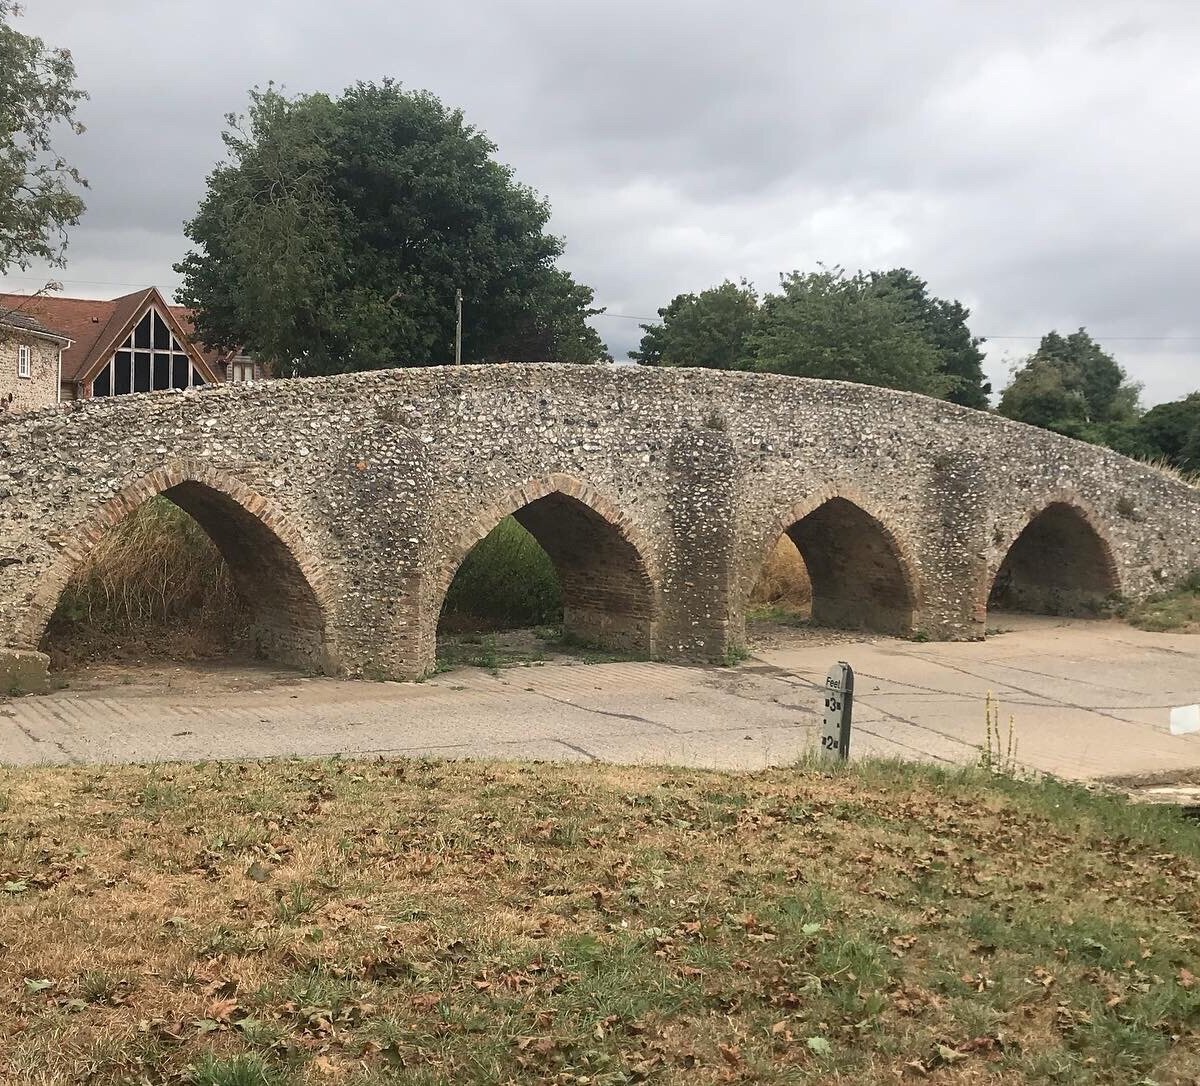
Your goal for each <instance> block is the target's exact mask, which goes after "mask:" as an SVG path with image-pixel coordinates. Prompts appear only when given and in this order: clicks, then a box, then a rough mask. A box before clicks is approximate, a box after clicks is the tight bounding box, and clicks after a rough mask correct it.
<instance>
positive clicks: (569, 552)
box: [430, 473, 661, 656]
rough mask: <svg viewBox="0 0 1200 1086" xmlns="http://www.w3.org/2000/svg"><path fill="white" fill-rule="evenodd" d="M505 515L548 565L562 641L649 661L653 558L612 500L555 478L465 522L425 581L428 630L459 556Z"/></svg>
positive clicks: (654, 606)
mask: <svg viewBox="0 0 1200 1086" xmlns="http://www.w3.org/2000/svg"><path fill="white" fill-rule="evenodd" d="M508 516H512V517H514V518H515V519H516V520H517V522H518V523H519V524H520V525H521V526H522V527H523V528H525V529H526V531H528V532H529V533H530V535H532V536H533V538H534V539H535V540H537V542H538V544H539V545H540V546H541V548H542V549H543V550H544V551H545V552H546V554H547V555H548V556H549V557H550V561H551V562H552V563H553V564H554V568H555V571H556V572H557V574H558V578H559V582H560V584H561V586H562V593H563V631H564V633H565V634H566V635H567V636H568V637H572V638H575V639H578V640H580V641H581V642H585V643H591V644H595V645H599V646H602V647H605V648H610V649H615V650H618V651H628V652H634V653H637V654H639V655H647V656H649V655H653V653H654V651H655V647H656V644H655V642H656V636H657V627H658V619H659V611H660V605H659V598H658V596H659V585H660V584H661V581H660V578H659V576H658V571H657V568H656V563H655V561H654V558H653V551H652V550H651V549H650V547H649V545H648V543H647V541H646V540H645V539H644V538H643V537H642V535H641V533H640V531H639V530H638V528H637V526H636V525H635V524H634V523H633V522H632V521H631V520H630V519H629V518H628V517H627V516H626V515H625V514H624V513H623V512H622V511H621V509H620V507H619V506H618V504H617V503H616V501H615V500H613V499H612V498H610V497H608V496H607V495H605V494H603V493H601V492H600V491H599V490H597V489H596V488H595V487H593V486H590V485H589V484H587V483H584V482H582V481H581V480H579V479H576V478H574V477H573V476H570V475H564V474H560V473H552V474H548V475H546V476H542V477H540V478H537V479H533V480H530V481H529V482H527V483H525V484H524V485H523V486H521V487H519V488H517V489H516V490H513V491H509V492H508V493H506V494H505V495H503V496H502V497H501V498H499V499H497V500H495V501H493V502H490V503H489V504H488V505H486V506H485V507H484V508H483V509H482V510H481V511H480V512H479V513H477V514H476V515H475V516H474V517H473V518H472V519H471V522H470V524H469V525H468V527H467V528H466V529H465V530H464V531H463V532H462V533H461V534H460V535H459V537H458V538H457V540H456V541H455V543H454V544H453V546H452V547H451V548H450V552H449V554H448V555H447V557H446V559H445V561H444V562H442V564H441V565H440V567H439V569H438V572H437V573H436V575H435V576H434V577H433V578H432V593H431V600H430V612H431V621H432V623H434V624H436V622H437V617H438V615H439V614H440V612H441V609H442V605H443V603H444V601H445V598H446V593H447V592H448V591H449V589H450V584H451V582H452V581H453V580H454V576H455V574H456V573H457V572H458V569H459V567H460V566H461V565H462V563H463V562H464V561H465V559H466V557H467V555H468V554H470V552H471V551H472V550H473V549H474V547H475V546H476V545H477V544H478V543H479V542H480V541H482V540H483V539H484V538H485V537H486V536H487V535H488V534H489V533H490V532H491V531H492V530H493V529H494V528H495V527H496V526H497V525H498V524H499V523H500V522H501V521H502V520H503V519H504V518H505V517H508Z"/></svg>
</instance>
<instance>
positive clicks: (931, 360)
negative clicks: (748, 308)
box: [749, 268, 950, 396]
mask: <svg viewBox="0 0 1200 1086" xmlns="http://www.w3.org/2000/svg"><path fill="white" fill-rule="evenodd" d="M779 285H780V291H779V293H778V294H768V295H767V296H766V297H765V298H764V299H763V304H762V312H761V314H760V316H759V320H758V323H757V326H756V327H755V329H754V332H753V334H752V335H751V336H750V342H749V351H750V356H751V358H752V363H751V364H752V366H753V368H754V369H757V370H765V371H767V372H770V373H789V374H792V375H793V376H796V377H824V378H827V379H831V380H841V381H857V382H859V383H861V384H865V385H883V386H885V387H887V388H899V389H906V390H908V391H910V392H924V393H926V394H927V395H930V396H941V395H944V394H945V392H946V391H947V390H948V388H949V386H950V382H949V380H947V379H946V378H945V377H944V376H943V375H942V374H941V372H940V371H939V366H938V362H939V359H938V353H937V349H936V348H935V347H934V345H933V344H932V343H931V342H930V341H929V340H928V339H927V338H926V337H925V335H924V333H923V329H922V328H921V327H920V325H919V324H918V322H917V321H916V320H915V319H914V317H913V315H912V313H911V311H910V310H909V308H908V307H907V306H906V305H905V304H904V303H903V302H902V301H901V300H900V299H898V298H897V297H896V296H895V295H893V294H889V293H886V292H881V291H878V290H876V289H874V288H873V284H872V282H871V278H870V276H868V275H865V274H863V273H862V272H859V273H857V274H856V275H846V274H845V273H844V272H843V271H842V270H841V269H839V268H834V269H823V270H821V271H818V272H798V271H797V272H791V273H790V274H788V275H781V276H780V277H779Z"/></svg>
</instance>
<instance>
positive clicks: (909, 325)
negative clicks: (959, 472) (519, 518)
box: [630, 268, 1200, 472]
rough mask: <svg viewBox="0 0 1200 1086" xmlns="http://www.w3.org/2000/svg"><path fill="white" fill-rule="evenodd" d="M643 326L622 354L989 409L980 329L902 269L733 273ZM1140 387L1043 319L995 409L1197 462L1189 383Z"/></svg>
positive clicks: (1199, 399) (1199, 446)
mask: <svg viewBox="0 0 1200 1086" xmlns="http://www.w3.org/2000/svg"><path fill="white" fill-rule="evenodd" d="M658 315H659V320H658V321H656V322H653V323H651V324H644V325H642V331H643V333H644V335H643V336H642V341H641V344H640V345H639V347H638V349H637V350H636V351H632V352H630V355H631V357H632V358H633V359H634V360H636V361H637V362H640V363H642V364H643V365H651V366H705V367H708V368H711V369H730V370H756V371H760V372H768V373H785V374H791V375H793V376H797V377H820V378H827V379H834V380H843V381H855V382H858V383H861V384H869V385H882V386H884V387H887V388H898V389H905V390H908V391H911V392H921V393H924V394H925V395H928V396H937V397H940V398H942V399H946V400H950V401H951V402H953V403H957V404H961V405H962V406H964V407H974V408H979V409H987V408H988V406H989V403H990V393H991V386H990V384H989V383H988V381H987V380H986V378H985V375H984V372H983V359H984V355H983V351H982V350H981V347H982V345H983V342H984V340H983V339H982V338H980V337H979V336H976V335H974V334H973V333H972V332H971V330H970V328H969V327H968V325H967V321H968V319H969V317H970V315H971V313H970V310H968V309H967V308H966V307H965V306H964V305H963V304H962V303H961V302H958V301H947V300H946V299H944V298H938V297H935V296H933V295H931V294H930V292H929V287H928V284H927V283H926V282H925V280H923V279H921V278H920V277H919V276H918V275H916V274H915V273H914V272H912V271H910V270H908V269H907V268H892V269H890V270H888V271H872V272H861V271H860V272H857V273H855V274H853V275H850V274H847V273H846V272H845V271H843V270H842V269H840V268H834V269H826V268H823V269H821V270H819V271H815V272H799V271H794V272H790V273H788V274H785V275H782V276H780V281H779V290H778V291H777V292H775V293H770V294H766V295H764V296H763V297H761V298H760V297H759V295H758V293H757V292H756V291H755V289H754V287H753V286H751V285H750V284H749V283H747V282H746V281H745V280H743V281H741V282H738V283H734V282H731V281H728V280H726V281H725V282H723V283H721V284H719V285H718V286H715V287H711V288H710V289H708V290H703V291H700V292H699V293H697V294H679V295H676V297H675V298H673V299H672V300H671V302H670V303H668V305H667V306H666V307H665V308H663V309H660V310H659V311H658ZM1140 392H1141V388H1140V386H1139V385H1137V384H1134V383H1132V382H1130V381H1129V379H1128V376H1127V375H1126V373H1125V371H1124V369H1122V368H1121V366H1120V365H1118V363H1117V362H1116V360H1115V359H1114V358H1113V357H1112V356H1111V355H1110V354H1108V353H1107V352H1106V351H1104V350H1103V349H1102V348H1101V347H1100V345H1099V344H1098V343H1097V342H1096V341H1095V340H1094V339H1092V337H1091V336H1090V335H1088V333H1087V331H1086V330H1084V329H1082V328H1081V329H1080V330H1079V331H1078V332H1073V333H1071V334H1070V335H1067V336H1063V335H1060V334H1059V333H1058V332H1050V333H1048V334H1047V335H1045V336H1043V337H1042V340H1041V343H1040V345H1039V346H1038V349H1037V350H1036V351H1035V352H1034V353H1033V354H1032V355H1031V356H1030V357H1029V358H1027V359H1025V360H1024V361H1023V362H1022V363H1021V364H1020V365H1019V366H1018V368H1017V369H1016V370H1015V372H1014V374H1013V377H1012V380H1011V381H1010V382H1009V384H1008V385H1007V387H1006V388H1005V389H1004V390H1003V392H1002V393H1001V396H1000V402H999V406H998V408H997V410H998V411H999V413H1000V414H1002V415H1004V416H1006V417H1008V418H1011V419H1016V420H1017V421H1019V422H1026V423H1030V424H1032V425H1034V426H1041V427H1043V428H1045V429H1048V430H1054V431H1055V432H1057V433H1060V434H1066V435H1068V436H1070V437H1075V438H1079V439H1081V440H1083V441H1090V442H1093V443H1095V444H1101V445H1108V446H1110V447H1112V448H1114V449H1116V450H1117V451H1118V452H1122V453H1125V454H1126V455H1129V456H1137V457H1142V458H1144V459H1159V460H1162V461H1164V462H1166V463H1168V464H1171V465H1174V466H1175V467H1178V468H1180V469H1181V470H1183V471H1185V472H1196V471H1200V392H1198V393H1192V394H1191V395H1190V396H1186V397H1184V398H1183V399H1181V400H1176V401H1174V402H1172V403H1166V404H1160V405H1158V406H1157V407H1154V408H1151V409H1150V410H1149V411H1143V410H1142V408H1141V406H1140V404H1139V395H1140Z"/></svg>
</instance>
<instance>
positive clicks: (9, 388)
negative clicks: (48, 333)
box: [0, 328, 60, 413]
mask: <svg viewBox="0 0 1200 1086" xmlns="http://www.w3.org/2000/svg"><path fill="white" fill-rule="evenodd" d="M22 347H26V348H28V349H29V362H30V375H29V376H28V377H21V376H20V375H19V368H20V349H21V348H22ZM59 350H60V347H59V344H58V343H55V342H54V341H52V340H49V339H45V338H43V337H42V336H38V335H31V334H28V333H22V332H21V331H19V330H16V329H7V328H0V410H2V411H8V412H12V413H16V412H18V411H35V410H37V409H38V408H39V407H52V406H53V405H54V404H56V403H58V360H59Z"/></svg>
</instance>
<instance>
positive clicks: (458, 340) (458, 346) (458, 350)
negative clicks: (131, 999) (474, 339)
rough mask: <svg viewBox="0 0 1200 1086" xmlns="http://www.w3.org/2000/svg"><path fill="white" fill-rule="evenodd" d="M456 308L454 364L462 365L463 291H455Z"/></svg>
mask: <svg viewBox="0 0 1200 1086" xmlns="http://www.w3.org/2000/svg"><path fill="white" fill-rule="evenodd" d="M454 310H455V317H456V325H455V331H454V364H455V365H456V366H461V365H462V291H461V290H456V291H455V292H454Z"/></svg>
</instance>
